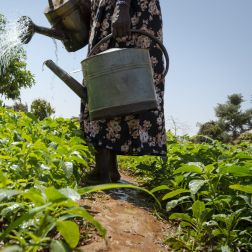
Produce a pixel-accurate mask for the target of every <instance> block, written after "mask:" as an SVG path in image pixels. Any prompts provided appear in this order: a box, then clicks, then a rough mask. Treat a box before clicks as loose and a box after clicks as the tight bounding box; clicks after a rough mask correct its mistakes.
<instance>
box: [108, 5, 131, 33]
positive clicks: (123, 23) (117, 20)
mask: <svg viewBox="0 0 252 252" xmlns="http://www.w3.org/2000/svg"><path fill="white" fill-rule="evenodd" d="M130 2H131V0H116V5H115V10H114V14H113V17H112V34H113V37H114V38H122V37H125V36H127V35H130V25H131V20H130Z"/></svg>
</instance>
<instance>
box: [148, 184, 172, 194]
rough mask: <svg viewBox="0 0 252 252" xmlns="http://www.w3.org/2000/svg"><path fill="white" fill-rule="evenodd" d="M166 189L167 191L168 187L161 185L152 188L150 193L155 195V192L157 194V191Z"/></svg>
mask: <svg viewBox="0 0 252 252" xmlns="http://www.w3.org/2000/svg"><path fill="white" fill-rule="evenodd" d="M168 189H169V187H168V186H167V185H161V186H157V187H155V188H153V189H152V190H151V192H152V193H155V192H157V191H161V190H168Z"/></svg>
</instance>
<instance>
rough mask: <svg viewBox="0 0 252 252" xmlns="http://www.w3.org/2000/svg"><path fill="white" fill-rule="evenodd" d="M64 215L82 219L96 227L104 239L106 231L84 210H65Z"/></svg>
mask: <svg viewBox="0 0 252 252" xmlns="http://www.w3.org/2000/svg"><path fill="white" fill-rule="evenodd" d="M65 213H68V214H72V215H75V216H79V217H82V218H84V219H85V220H86V221H88V222H90V223H92V224H93V225H94V226H95V227H96V229H97V230H98V231H99V233H100V235H101V236H103V237H105V235H106V232H107V230H106V229H105V228H104V227H103V226H102V225H101V224H100V222H98V221H97V220H95V218H94V217H93V216H92V215H91V214H89V213H88V211H87V210H86V209H85V208H82V207H76V208H73V209H70V210H66V211H65Z"/></svg>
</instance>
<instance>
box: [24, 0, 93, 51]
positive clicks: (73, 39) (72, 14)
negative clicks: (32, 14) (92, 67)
mask: <svg viewBox="0 0 252 252" xmlns="http://www.w3.org/2000/svg"><path fill="white" fill-rule="evenodd" d="M44 14H45V16H46V18H47V19H48V21H49V22H50V24H51V25H52V28H46V27H42V26H38V25H35V24H34V23H33V22H32V20H31V19H30V18H29V17H27V16H23V17H21V18H20V19H19V22H20V23H21V24H23V25H24V26H26V27H27V29H26V31H25V32H24V33H23V34H21V40H22V41H23V43H25V44H27V43H29V42H30V40H31V38H32V37H33V35H34V34H35V33H39V34H42V35H46V36H48V37H51V38H55V39H59V40H61V41H62V42H63V44H64V46H65V48H66V50H67V51H69V52H74V51H77V50H79V49H81V48H82V47H84V46H85V45H87V44H88V38H89V27H90V25H89V23H90V15H91V10H90V0H48V7H46V9H45V11H44Z"/></svg>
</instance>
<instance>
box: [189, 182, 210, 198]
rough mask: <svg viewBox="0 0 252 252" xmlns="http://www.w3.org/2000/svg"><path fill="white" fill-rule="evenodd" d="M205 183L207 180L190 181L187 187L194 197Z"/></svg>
mask: <svg viewBox="0 0 252 252" xmlns="http://www.w3.org/2000/svg"><path fill="white" fill-rule="evenodd" d="M206 182H207V180H202V179H195V180H191V181H190V182H189V185H188V186H189V189H190V192H191V194H193V195H195V194H196V193H197V192H198V191H199V190H200V188H201V187H202V186H203V185H204V184H205V183H206Z"/></svg>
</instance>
